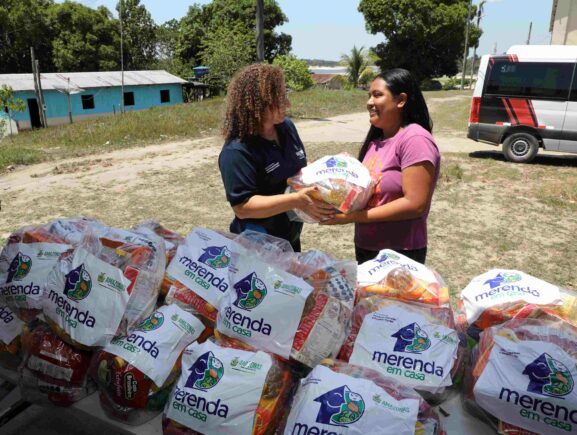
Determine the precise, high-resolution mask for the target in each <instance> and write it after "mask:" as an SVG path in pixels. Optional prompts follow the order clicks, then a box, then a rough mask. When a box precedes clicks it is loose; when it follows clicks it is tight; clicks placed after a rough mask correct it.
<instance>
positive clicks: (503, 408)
mask: <svg viewBox="0 0 577 435" xmlns="http://www.w3.org/2000/svg"><path fill="white" fill-rule="evenodd" d="M494 341H495V344H494V347H493V349H492V350H491V354H490V356H489V360H488V362H487V365H486V367H485V369H484V370H483V372H482V373H481V376H480V377H479V379H478V380H477V383H476V384H475V388H474V391H473V392H474V395H475V401H476V402H477V403H478V404H479V406H481V407H482V408H483V409H485V410H486V411H487V412H488V413H490V414H492V415H494V416H495V417H497V418H498V419H500V420H503V421H505V422H507V423H510V424H514V425H516V426H519V427H522V428H524V429H527V430H529V431H532V432H536V433H543V434H577V388H576V387H575V382H576V381H577V360H576V359H575V357H574V356H570V355H569V354H567V353H566V352H565V351H564V350H563V349H561V348H560V347H559V346H557V345H556V344H553V343H548V342H544V341H513V340H510V339H508V338H506V337H502V336H495V337H494Z"/></svg>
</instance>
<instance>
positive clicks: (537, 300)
mask: <svg viewBox="0 0 577 435" xmlns="http://www.w3.org/2000/svg"><path fill="white" fill-rule="evenodd" d="M528 306H531V307H535V306H537V307H541V308H543V309H546V310H548V311H549V312H550V313H551V314H552V315H556V316H557V317H559V318H560V319H563V320H566V321H568V322H570V323H573V324H574V325H576V326H577V294H576V293H575V292H573V291H570V290H566V289H561V288H559V287H557V286H555V285H553V284H549V283H547V282H545V281H543V280H540V279H537V278H534V277H532V276H531V275H528V274H526V273H524V272H520V271H518V270H508V269H493V270H490V271H488V272H486V273H484V274H482V275H479V276H477V277H475V278H473V280H471V282H470V283H469V284H468V285H467V287H465V289H463V291H462V292H461V298H460V302H459V311H460V313H459V319H458V321H459V323H460V324H461V325H462V326H463V329H464V330H466V331H467V333H468V334H469V336H471V337H472V338H474V339H478V337H479V333H480V332H481V331H483V330H484V329H485V328H488V327H490V326H494V325H498V324H500V323H504V322H506V321H507V320H510V319H511V318H513V317H514V316H515V315H517V314H519V313H520V312H524V315H523V316H524V317H530V316H531V313H530V312H531V309H528Z"/></svg>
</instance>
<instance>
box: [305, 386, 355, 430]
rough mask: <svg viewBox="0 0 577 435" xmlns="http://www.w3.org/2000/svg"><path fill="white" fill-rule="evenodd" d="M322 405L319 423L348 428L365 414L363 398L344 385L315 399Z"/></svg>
mask: <svg viewBox="0 0 577 435" xmlns="http://www.w3.org/2000/svg"><path fill="white" fill-rule="evenodd" d="M314 401H315V402H318V403H320V404H321V407H320V409H319V413H318V414H317V423H322V424H329V425H332V426H343V427H347V425H349V424H353V423H355V422H357V421H359V420H360V419H361V417H362V416H363V413H364V412H365V401H364V400H363V397H362V396H361V395H360V394H358V393H354V392H353V391H351V389H350V388H349V387H347V386H346V385H343V386H341V387H338V388H335V389H334V390H331V391H329V392H327V393H325V394H323V395H322V396H319V397H317V398H316V399H314Z"/></svg>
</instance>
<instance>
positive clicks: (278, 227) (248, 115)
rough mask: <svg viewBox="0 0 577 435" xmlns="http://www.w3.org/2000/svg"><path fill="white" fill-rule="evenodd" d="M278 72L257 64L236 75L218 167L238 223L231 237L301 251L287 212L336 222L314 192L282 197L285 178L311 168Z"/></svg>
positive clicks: (297, 233) (297, 224)
mask: <svg viewBox="0 0 577 435" xmlns="http://www.w3.org/2000/svg"><path fill="white" fill-rule="evenodd" d="M288 107H290V102H289V100H288V97H287V93H286V87H285V83H284V75H283V72H282V70H281V69H280V68H278V67H275V66H272V65H267V64H254V65H250V66H248V67H245V68H243V69H242V70H240V71H238V72H237V73H236V74H235V76H234V77H233V79H232V81H231V83H230V85H229V87H228V94H227V106H226V117H225V121H224V128H223V134H224V138H225V144H224V146H223V148H222V151H221V153H220V156H219V159H218V165H219V168H220V173H221V176H222V181H223V183H224V188H225V191H226V199H227V200H228V202H229V203H230V205H231V206H232V209H233V211H234V214H235V218H234V220H233V221H232V223H231V224H230V231H231V232H233V233H236V234H239V233H241V232H242V231H244V230H247V229H248V230H255V231H259V232H266V233H268V234H271V235H273V236H276V237H280V238H283V239H285V240H287V241H289V242H290V244H291V245H292V247H293V249H294V250H295V251H296V252H298V251H300V234H301V230H302V223H300V222H294V221H291V220H290V219H289V217H288V215H287V213H286V212H287V211H289V210H292V209H295V208H298V209H301V210H303V211H305V212H306V213H307V214H309V215H310V216H314V217H316V218H317V219H318V220H324V219H329V218H332V217H333V216H334V211H333V208H332V206H330V205H328V204H326V203H323V202H319V201H316V200H314V199H312V198H311V197H310V196H309V194H310V193H311V192H312V191H313V190H314V188H309V189H303V190H301V191H299V192H296V193H290V194H284V191H285V189H286V187H287V178H289V177H292V176H293V175H295V174H296V173H297V172H298V171H299V170H300V169H301V168H303V167H304V166H306V165H307V159H306V153H305V149H304V145H303V143H302V141H301V139H300V137H299V135H298V133H297V130H296V128H295V126H294V124H293V123H292V121H291V120H290V119H288V118H286V117H285V115H286V109H287V108H288Z"/></svg>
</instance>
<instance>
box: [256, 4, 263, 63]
mask: <svg viewBox="0 0 577 435" xmlns="http://www.w3.org/2000/svg"><path fill="white" fill-rule="evenodd" d="M256 61H257V62H264V0H256Z"/></svg>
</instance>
